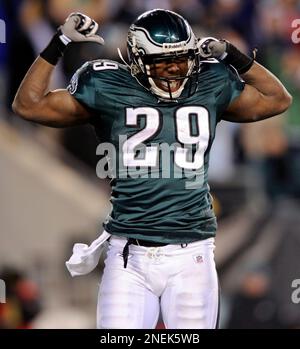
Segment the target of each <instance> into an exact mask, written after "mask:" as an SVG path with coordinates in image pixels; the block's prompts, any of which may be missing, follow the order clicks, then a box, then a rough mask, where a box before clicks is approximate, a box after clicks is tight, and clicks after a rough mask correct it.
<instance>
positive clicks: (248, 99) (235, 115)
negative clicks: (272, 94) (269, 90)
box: [222, 84, 272, 122]
mask: <svg viewBox="0 0 300 349" xmlns="http://www.w3.org/2000/svg"><path fill="white" fill-rule="evenodd" d="M269 114H272V110H271V108H270V105H269V101H268V100H267V98H266V96H264V95H263V94H262V93H260V92H259V91H258V90H257V89H256V88H254V87H252V86H250V85H247V84H246V85H245V88H244V90H243V92H242V93H241V94H240V95H239V96H238V97H237V98H235V99H234V100H233V101H232V102H231V104H230V105H229V107H228V108H227V110H226V111H225V112H224V114H223V115H222V119H223V120H227V121H232V122H253V121H257V120H258V119H261V118H262V117H263V116H265V117H268V116H270V115H269Z"/></svg>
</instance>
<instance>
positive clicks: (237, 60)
mask: <svg viewBox="0 0 300 349" xmlns="http://www.w3.org/2000/svg"><path fill="white" fill-rule="evenodd" d="M226 53H227V55H226V57H225V58H224V59H222V62H225V63H226V64H230V65H232V66H233V67H234V68H235V69H236V70H237V72H238V73H239V74H244V73H246V72H247V71H248V70H249V69H250V68H251V67H252V64H253V63H254V58H252V57H249V56H248V55H245V54H244V53H242V52H241V51H240V50H238V49H237V48H236V47H235V46H233V45H232V44H231V43H230V42H227V41H226Z"/></svg>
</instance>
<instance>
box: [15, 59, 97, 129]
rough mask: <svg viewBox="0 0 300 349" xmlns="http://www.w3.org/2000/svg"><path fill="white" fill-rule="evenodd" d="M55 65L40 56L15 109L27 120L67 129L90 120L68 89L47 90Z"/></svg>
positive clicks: (26, 79)
mask: <svg viewBox="0 0 300 349" xmlns="http://www.w3.org/2000/svg"><path fill="white" fill-rule="evenodd" d="M53 70H54V66H53V65H52V64H50V63H48V62H47V61H45V60H44V59H43V58H41V57H39V58H37V59H36V61H35V62H34V63H33V65H32V66H31V68H30V69H29V71H28V72H27V74H26V76H25V78H24V80H23V81H22V83H21V85H20V87H19V89H18V92H17V94H16V96H15V99H14V102H13V106H12V107H13V110H14V112H15V113H16V114H18V115H19V116H21V117H22V118H23V119H25V120H29V121H34V122H37V123H39V124H42V125H46V126H51V127H65V126H72V125H78V124H82V123H85V122H87V121H88V119H89V117H90V114H89V112H88V110H87V109H86V108H84V107H83V106H82V105H81V104H80V103H79V102H77V101H76V99H75V98H74V97H72V96H71V95H70V93H69V92H68V91H67V90H56V91H52V92H47V91H48V86H49V81H50V78H51V75H52V72H53Z"/></svg>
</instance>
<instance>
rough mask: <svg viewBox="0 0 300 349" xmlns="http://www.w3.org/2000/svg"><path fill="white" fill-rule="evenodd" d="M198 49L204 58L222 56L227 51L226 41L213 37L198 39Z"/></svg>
mask: <svg viewBox="0 0 300 349" xmlns="http://www.w3.org/2000/svg"><path fill="white" fill-rule="evenodd" d="M198 50H199V54H200V56H201V57H203V58H221V57H222V56H224V55H225V53H226V41H224V40H221V41H220V40H218V39H216V38H213V37H207V38H202V39H200V40H199V41H198Z"/></svg>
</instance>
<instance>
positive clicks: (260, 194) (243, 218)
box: [0, 0, 300, 328]
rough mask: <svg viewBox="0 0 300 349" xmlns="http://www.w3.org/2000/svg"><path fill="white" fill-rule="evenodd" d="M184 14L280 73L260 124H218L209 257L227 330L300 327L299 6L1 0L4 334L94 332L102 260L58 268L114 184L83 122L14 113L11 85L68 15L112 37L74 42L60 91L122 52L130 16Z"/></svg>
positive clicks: (255, 0) (187, 0)
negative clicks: (282, 92) (281, 94)
mask: <svg viewBox="0 0 300 349" xmlns="http://www.w3.org/2000/svg"><path fill="white" fill-rule="evenodd" d="M156 7H159V8H165V9H171V10H174V11H177V12H179V13H180V14H182V15H184V16H185V17H186V18H187V19H188V20H189V21H190V23H191V24H192V26H193V28H194V30H195V32H196V34H197V35H198V36H211V35H212V36H216V37H223V38H226V39H228V40H230V41H232V42H233V43H234V44H235V45H237V46H238V47H239V48H240V49H242V50H243V51H245V52H251V51H252V50H253V49H254V48H257V49H258V54H257V60H258V62H260V63H262V64H264V65H265V66H266V67H268V68H269V69H270V70H271V71H272V72H274V73H275V74H276V75H277V76H278V77H279V78H280V79H281V80H282V81H283V82H284V83H285V85H286V86H287V88H288V89H289V91H290V92H291V93H292V95H293V98H294V102H293V105H292V107H291V108H290V109H289V110H288V111H287V112H286V114H285V115H281V116H278V117H275V118H272V119H270V120H266V121H264V122H260V123H255V124H243V125H240V124H231V123H226V122H223V123H221V124H220V125H219V127H218V130H217V137H216V140H215V144H214V147H213V150H212V155H211V167H210V185H211V189H212V193H213V195H214V198H215V209H216V212H217V215H218V219H219V229H218V232H217V249H216V260H217V265H218V271H219V277H220V283H221V287H222V306H223V307H222V312H221V327H222V328H299V327H300V304H295V303H293V302H292V299H291V295H292V292H293V288H292V281H293V280H294V279H300V262H299V259H300V215H299V212H300V211H299V208H300V205H299V198H300V44H298V45H297V44H295V43H293V42H292V39H291V36H292V32H293V30H295V29H293V28H292V22H293V20H294V19H297V18H299V19H300V1H299V0H243V1H242V0H184V1H183V0H159V1H155V0H147V1H146V0H144V1H143V0H114V1H109V0H73V1H71V0H70V1H69V0H46V1H42V0H1V1H0V18H1V19H3V20H4V21H5V23H6V43H5V44H4V43H3V44H0V234H1V235H0V236H1V238H0V279H3V280H4V281H5V282H6V285H7V302H6V304H0V328H94V327H95V315H96V296H97V291H98V283H99V278H100V276H101V270H102V268H103V261H102V262H101V263H100V265H99V267H98V268H97V270H96V271H94V272H93V273H92V274H90V275H88V276H85V277H80V278H75V279H72V278H71V276H70V275H69V274H68V272H67V270H66V268H65V265H64V262H65V260H67V259H68V258H69V257H70V255H71V249H72V245H73V243H74V242H79V241H80V242H86V243H90V242H91V241H92V240H93V239H94V238H95V237H96V236H97V234H98V233H99V232H100V231H101V223H102V221H103V219H104V217H105V215H106V214H107V212H108V210H109V186H108V182H107V181H103V180H100V179H98V178H97V177H96V173H95V168H96V163H97V161H98V160H99V159H98V158H97V156H96V154H95V148H96V146H97V141H96V138H95V135H94V132H93V130H92V128H91V127H89V126H85V127H74V128H71V129H65V130H56V129H50V128H46V127H42V126H37V125H34V124H31V123H28V122H25V121H22V120H21V119H19V118H18V117H17V116H15V115H13V113H12V111H11V103H12V99H13V96H14V94H15V92H16V89H17V87H18V85H19V83H20V81H21V79H22V78H23V76H24V74H25V72H26V71H27V69H28V68H29V66H30V65H31V63H32V62H33V60H34V58H35V57H36V56H37V55H38V54H39V52H40V51H41V50H42V49H43V48H44V46H45V45H46V44H47V43H48V41H49V39H50V38H51V36H52V35H53V33H54V31H55V28H56V27H57V26H58V25H59V24H60V23H62V22H63V21H64V19H65V18H66V17H67V15H68V14H69V13H70V12H73V11H77V10H78V11H81V12H84V13H86V14H88V15H91V16H92V17H93V18H94V19H96V20H97V21H98V22H99V23H100V32H101V35H102V36H103V37H104V38H105V41H106V45H105V46H103V47H100V46H98V45H96V44H86V43H85V44H79V45H78V46H76V47H70V48H69V49H68V51H67V53H66V55H65V57H64V59H63V61H62V62H61V63H60V64H59V66H58V67H57V69H56V71H55V75H54V76H53V80H52V86H51V88H56V87H65V86H67V84H68V81H69V79H70V77H71V75H72V74H73V73H74V71H75V70H76V69H77V68H78V67H79V66H80V65H81V64H82V63H83V62H85V61H86V60H90V59H95V58H98V57H102V58H111V59H116V60H119V59H118V57H117V47H120V49H121V50H122V51H123V52H125V44H126V33H127V29H128V25H129V23H130V22H131V21H132V20H133V19H134V18H135V17H136V16H137V15H139V14H140V13H141V12H143V11H145V10H148V9H153V8H156Z"/></svg>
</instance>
